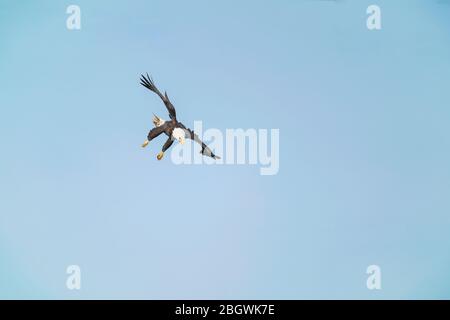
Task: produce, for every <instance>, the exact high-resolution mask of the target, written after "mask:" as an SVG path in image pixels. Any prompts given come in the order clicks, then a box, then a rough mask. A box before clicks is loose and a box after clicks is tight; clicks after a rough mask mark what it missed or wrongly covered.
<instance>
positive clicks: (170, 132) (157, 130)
mask: <svg viewBox="0 0 450 320" xmlns="http://www.w3.org/2000/svg"><path fill="white" fill-rule="evenodd" d="M141 84H142V85H143V86H144V87H146V88H147V89H149V90H150V91H153V92H154V93H156V94H157V95H158V96H159V97H160V98H161V100H162V101H163V102H164V104H165V106H166V108H167V111H169V117H170V120H168V121H165V120H163V119H162V118H160V117H158V116H156V115H155V114H153V124H154V125H155V127H154V128H153V129H151V130H150V132H149V133H148V136H147V140H145V141H144V143H143V144H142V148H145V147H146V146H147V145H148V144H149V142H150V141H152V140H153V139H155V138H156V137H157V136H159V135H160V134H162V133H163V132H164V133H165V134H166V135H167V136H168V138H167V141H166V143H164V145H163V147H162V150H161V152H160V153H158V155H157V156H156V158H157V159H158V160H161V159H162V158H163V156H164V152H166V150H167V149H169V148H170V147H171V146H172V143H173V142H174V141H175V140H178V142H180V143H181V144H184V142H185V141H186V139H191V140H194V141H195V142H197V143H199V144H200V145H201V146H202V150H201V151H200V153H201V154H203V155H205V156H208V157H211V158H213V159H220V157H218V156H216V155H215V154H214V153H213V152H212V151H211V149H210V148H209V147H208V146H207V145H206V144H205V143H203V141H202V140H200V138H199V137H198V135H197V134H196V133H194V131H192V130H191V129H189V128H186V127H185V126H184V125H183V124H182V123H181V122H179V121H178V120H177V114H176V111H175V107H174V106H173V104H172V102H170V100H169V97H168V96H167V92H164V95H163V94H162V93H161V92H160V91H159V90H158V88H156V86H155V83H154V82H153V80H152V79H151V78H150V77H149V76H148V74H147V77H146V76H144V75H141Z"/></svg>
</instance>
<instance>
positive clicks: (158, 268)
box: [0, 0, 450, 299]
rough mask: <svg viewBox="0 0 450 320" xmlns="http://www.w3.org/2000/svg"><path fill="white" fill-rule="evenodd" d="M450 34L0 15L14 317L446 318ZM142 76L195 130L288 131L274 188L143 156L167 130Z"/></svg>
mask: <svg viewBox="0 0 450 320" xmlns="http://www.w3.org/2000/svg"><path fill="white" fill-rule="evenodd" d="M374 3H375V4H378V5H379V6H380V7H381V10H382V30H380V31H369V30H367V28H366V22H365V21H366V8H367V6H368V5H370V4H374ZM70 4H78V5H79V6H80V7H81V12H82V29H81V30H79V31H69V30H67V29H66V18H67V15H66V13H65V11H66V8H67V6H68V5H70ZM449 17H450V3H449V2H448V1H444V0H442V1H439V0H436V1H434V0H433V1H432V0H409V1H406V0H396V1H393V0H389V1H387V0H384V1H383V0H377V1H366V0H358V1H356V0H342V1H337V2H333V1H313V0H311V1H287V0H285V1H256V0H255V1H237V0H229V1H214V2H211V1H206V0H204V1H197V0H193V1H106V0H105V1H100V0H96V1H82V0H77V1H30V0H28V1H13V0H10V1H5V0H2V1H0V107H1V117H0V142H1V157H0V176H1V184H0V194H1V201H0V297H1V298H45V299H46V298H61V299H72V298H75V299H76V298H86V299H90V298H211V299H212V298H236V299H238V298H255V299H256V298H289V299H300V298H368V299H378V298H387V299H389V298H401V299H403V298H450V272H449V266H450V253H449V249H448V248H449V246H450V233H449V232H448V230H449V228H450V197H449V193H450V166H449V163H450V126H449V119H450V108H449V106H450V91H449V90H448V86H449V77H450V58H449V57H450V42H449V41H448V40H449V35H450V20H449ZM143 72H149V73H151V74H152V75H153V77H154V79H155V81H156V82H157V84H158V85H159V86H160V87H161V89H165V90H167V91H168V93H169V95H170V96H171V99H172V100H173V102H174V104H175V106H176V108H177V112H178V115H179V118H180V119H181V120H182V121H183V123H185V124H186V125H189V126H190V125H192V123H193V121H194V120H202V121H203V125H204V127H205V128H208V127H214V128H219V129H226V128H267V129H270V128H279V129H280V144H281V145H280V171H279V173H278V175H276V176H261V175H259V168H258V167H257V166H245V165H244V166H175V165H173V164H172V163H171V162H170V159H169V157H167V158H165V159H164V160H163V161H161V162H158V161H157V160H156V159H155V156H156V153H157V152H158V151H159V150H160V147H161V144H162V143H163V142H164V139H163V138H160V139H158V140H157V141H155V142H154V143H152V144H151V145H150V146H149V149H148V150H142V149H141V148H140V147H139V146H140V144H141V143H142V142H143V140H144V139H145V137H146V134H147V131H148V129H149V128H150V127H151V115H152V112H155V113H156V114H159V115H161V116H166V114H165V109H164V106H163V105H162V104H161V102H160V101H159V100H158V99H157V98H156V97H155V96H154V95H151V94H150V93H149V92H148V91H146V90H145V89H144V88H143V87H141V86H140V85H139V81H138V78H139V74H140V73H143ZM173 189H176V192H175V191H172V190H173ZM179 190H182V192H179ZM71 264H77V265H79V266H80V267H81V270H82V289H81V291H69V290H67V289H66V287H65V281H66V274H65V270H66V267H67V266H68V265H71ZM371 264H376V265H379V266H380V267H381V270H382V286H383V287H382V288H383V289H382V290H381V291H369V290H367V288H366V285H365V284H366V277H367V275H366V274H365V271H366V268H367V266H368V265H371Z"/></svg>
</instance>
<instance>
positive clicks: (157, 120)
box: [152, 114, 165, 127]
mask: <svg viewBox="0 0 450 320" xmlns="http://www.w3.org/2000/svg"><path fill="white" fill-rule="evenodd" d="M152 121H153V124H154V125H155V127H159V126H162V125H163V124H164V122H165V121H164V120H163V119H161V118H160V117H158V116H157V115H156V114H153V120H152Z"/></svg>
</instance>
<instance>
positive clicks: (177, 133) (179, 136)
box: [172, 128, 186, 144]
mask: <svg viewBox="0 0 450 320" xmlns="http://www.w3.org/2000/svg"><path fill="white" fill-rule="evenodd" d="M172 138H174V139H176V140H178V142H179V143H181V144H184V142H185V141H186V134H185V132H184V130H183V129H181V128H175V129H173V131H172Z"/></svg>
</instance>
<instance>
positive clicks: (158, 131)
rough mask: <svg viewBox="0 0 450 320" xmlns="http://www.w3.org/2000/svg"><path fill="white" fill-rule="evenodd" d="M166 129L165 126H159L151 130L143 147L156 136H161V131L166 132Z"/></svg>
mask: <svg viewBox="0 0 450 320" xmlns="http://www.w3.org/2000/svg"><path fill="white" fill-rule="evenodd" d="M164 129H165V127H164V126H159V127H156V128H153V129H152V130H150V132H149V133H148V135H147V140H145V141H144V143H143V144H142V148H145V147H146V146H148V144H149V142H150V141H152V140H153V139H154V138H156V137H157V136H159V135H160V134H161V133H163V132H164Z"/></svg>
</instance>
